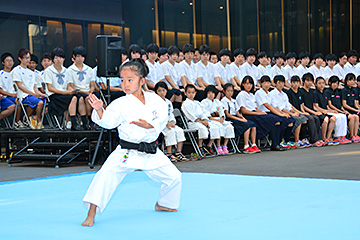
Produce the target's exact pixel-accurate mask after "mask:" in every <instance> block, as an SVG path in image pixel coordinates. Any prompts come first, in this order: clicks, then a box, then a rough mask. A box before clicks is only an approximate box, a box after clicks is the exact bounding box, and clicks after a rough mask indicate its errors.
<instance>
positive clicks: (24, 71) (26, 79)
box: [11, 65, 45, 108]
mask: <svg viewBox="0 0 360 240" xmlns="http://www.w3.org/2000/svg"><path fill="white" fill-rule="evenodd" d="M35 74H36V73H34V72H33V71H31V70H30V69H28V68H23V67H21V66H20V65H18V66H16V67H15V68H14V69H13V70H12V71H11V78H12V79H13V81H14V82H21V84H22V85H23V86H24V87H25V88H27V89H28V90H29V91H31V92H33V93H35V89H34V87H35V84H36V80H35ZM17 95H18V98H19V100H20V101H22V102H23V103H24V104H28V105H29V107H31V108H35V107H36V106H37V105H38V103H39V102H40V101H43V102H44V101H45V98H44V99H41V98H37V97H35V96H33V95H30V94H27V93H25V92H23V91H21V90H20V89H18V93H17Z"/></svg>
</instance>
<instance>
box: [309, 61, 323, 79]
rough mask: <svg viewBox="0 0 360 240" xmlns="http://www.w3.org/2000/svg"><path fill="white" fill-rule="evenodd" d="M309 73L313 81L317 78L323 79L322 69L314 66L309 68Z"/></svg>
mask: <svg viewBox="0 0 360 240" xmlns="http://www.w3.org/2000/svg"><path fill="white" fill-rule="evenodd" d="M309 72H310V73H311V74H312V75H313V76H314V79H316V78H318V77H323V78H324V79H325V75H324V68H323V67H322V66H320V67H319V68H318V67H317V66H316V65H315V64H314V65H312V66H311V67H309Z"/></svg>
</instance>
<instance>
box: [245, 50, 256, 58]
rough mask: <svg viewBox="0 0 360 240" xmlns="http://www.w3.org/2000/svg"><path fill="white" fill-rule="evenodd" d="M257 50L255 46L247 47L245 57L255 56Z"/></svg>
mask: <svg viewBox="0 0 360 240" xmlns="http://www.w3.org/2000/svg"><path fill="white" fill-rule="evenodd" d="M256 55H257V52H256V50H255V48H249V49H248V50H246V57H249V56H255V57H256Z"/></svg>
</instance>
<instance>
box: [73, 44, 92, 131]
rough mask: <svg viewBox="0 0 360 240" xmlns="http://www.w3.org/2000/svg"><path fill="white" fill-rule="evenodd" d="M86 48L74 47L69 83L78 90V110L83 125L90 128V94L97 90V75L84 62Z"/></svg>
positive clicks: (87, 128)
mask: <svg viewBox="0 0 360 240" xmlns="http://www.w3.org/2000/svg"><path fill="white" fill-rule="evenodd" d="M85 58H86V49H85V48H84V47H83V46H79V47H76V48H74V50H73V53H72V61H73V62H74V63H73V64H72V65H71V66H70V67H69V68H68V70H67V73H68V77H69V83H70V86H71V88H72V89H75V90H78V93H77V98H78V106H79V108H78V112H79V114H80V117H81V122H82V127H83V128H84V129H85V130H90V129H91V126H90V122H89V121H90V117H91V110H92V108H91V106H90V103H89V94H90V93H93V92H94V90H95V75H94V71H93V69H92V68H91V67H89V66H88V65H86V64H84V61H85Z"/></svg>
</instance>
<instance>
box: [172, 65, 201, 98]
mask: <svg viewBox="0 0 360 240" xmlns="http://www.w3.org/2000/svg"><path fill="white" fill-rule="evenodd" d="M178 71H179V73H180V83H181V85H180V86H182V82H181V77H183V76H185V77H187V79H188V80H189V81H190V83H191V84H193V85H196V86H199V84H198V82H197V76H196V70H195V64H194V63H192V62H191V63H190V64H188V63H187V62H186V61H185V60H184V61H182V62H181V63H179V64H178ZM183 87H185V86H183ZM204 98H205V92H204V91H203V90H196V95H195V99H196V100H198V101H201V100H203V99H204Z"/></svg>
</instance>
